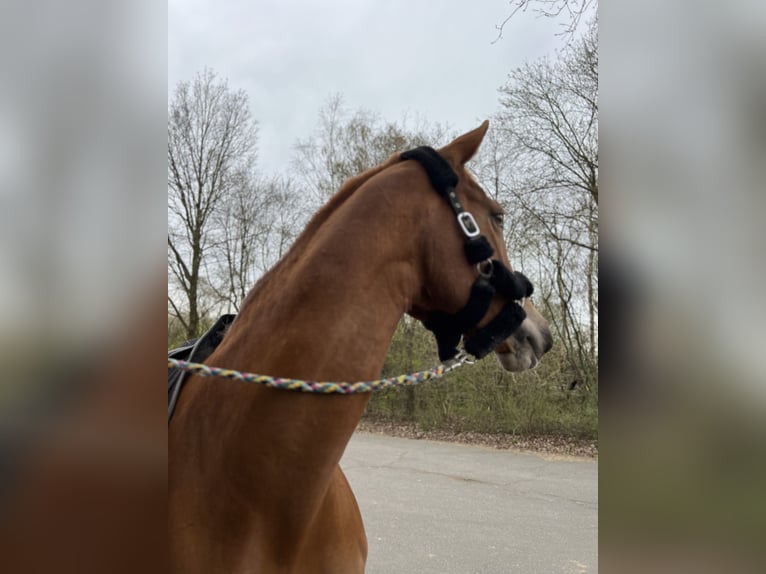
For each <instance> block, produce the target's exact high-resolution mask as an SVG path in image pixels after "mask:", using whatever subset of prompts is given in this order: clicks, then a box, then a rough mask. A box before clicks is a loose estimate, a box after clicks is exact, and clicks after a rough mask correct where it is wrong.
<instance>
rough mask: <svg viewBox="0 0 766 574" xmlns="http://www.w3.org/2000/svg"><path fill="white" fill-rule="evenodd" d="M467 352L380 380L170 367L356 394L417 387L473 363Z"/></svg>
mask: <svg viewBox="0 0 766 574" xmlns="http://www.w3.org/2000/svg"><path fill="white" fill-rule="evenodd" d="M472 363H473V361H471V360H470V358H469V357H468V355H467V354H465V353H464V352H462V351H461V352H460V353H458V354H457V355H456V356H455V357H454V358H453V359H450V360H449V361H445V362H444V363H442V364H441V365H438V366H436V367H434V368H433V369H431V370H429V371H419V372H417V373H408V374H406V375H399V376H398V377H389V378H387V379H377V380H375V381H360V382H358V383H335V382H319V381H303V380H301V379H283V378H280V377H269V376H267V375H256V374H255V373H243V372H241V371H234V370H231V369H220V368H218V367H209V366H208V365H203V364H202V363H190V362H188V361H180V360H178V359H170V358H168V367H173V368H176V369H181V370H182V371H186V372H188V373H194V374H195V375H199V376H201V377H222V378H224V379H233V380H236V381H242V382H244V383H258V384H260V385H265V386H267V387H270V388H272V389H283V390H288V391H298V392H301V393H321V394H326V395H329V394H340V395H352V394H356V393H371V392H372V391H377V390H380V389H387V388H390V387H399V386H414V385H419V384H420V383H423V382H425V381H430V380H434V379H439V378H441V377H443V376H444V375H446V374H447V373H449V372H450V371H453V370H454V369H457V368H458V367H460V366H461V365H465V364H472Z"/></svg>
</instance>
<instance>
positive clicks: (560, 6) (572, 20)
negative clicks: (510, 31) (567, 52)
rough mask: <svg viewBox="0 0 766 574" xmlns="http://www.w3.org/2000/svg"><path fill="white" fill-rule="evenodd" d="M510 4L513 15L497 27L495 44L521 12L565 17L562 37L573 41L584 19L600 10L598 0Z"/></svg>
mask: <svg viewBox="0 0 766 574" xmlns="http://www.w3.org/2000/svg"><path fill="white" fill-rule="evenodd" d="M508 3H509V4H510V6H511V13H510V14H508V16H506V18H505V19H504V20H503V21H502V22H501V23H500V24H496V25H495V28H496V29H497V37H496V38H495V39H494V40H493V42H492V43H493V44H494V43H495V42H497V41H499V40H501V39H502V38H503V29H504V28H505V25H506V24H507V23H508V22H510V20H511V18H513V17H514V16H516V14H518V13H519V12H527V11H528V10H529V11H531V12H533V13H535V14H537V15H538V16H542V17H545V18H558V17H562V16H563V17H565V19H566V21H565V22H563V23H562V27H563V30H562V31H561V32H560V35H562V36H565V37H567V38H569V39H571V38H573V37H574V34H575V32H576V31H577V29H578V28H579V26H580V22H581V21H582V19H583V17H585V16H586V15H587V14H588V13H589V12H590V11H591V9H597V8H598V0H509V2H508Z"/></svg>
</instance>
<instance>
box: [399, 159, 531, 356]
mask: <svg viewBox="0 0 766 574" xmlns="http://www.w3.org/2000/svg"><path fill="white" fill-rule="evenodd" d="M401 158H402V159H403V160H408V159H412V160H415V161H417V162H418V163H419V164H420V165H421V166H422V167H423V169H425V171H426V173H427V174H428V179H429V181H430V182H431V185H432V186H433V187H434V189H435V190H436V191H437V193H439V195H441V196H442V197H444V199H446V200H447V202H448V203H449V205H450V207H451V208H452V211H453V212H454V213H455V217H456V218H457V223H458V227H459V228H460V230H461V232H462V233H463V237H464V250H465V256H466V259H467V260H468V262H469V263H470V264H472V265H473V264H475V265H477V268H478V271H479V277H477V278H476V281H474V283H473V285H472V287H471V293H470V295H469V297H468V302H467V303H466V304H465V306H464V307H463V308H462V309H461V310H459V311H458V312H457V313H454V314H449V313H443V312H437V313H434V314H433V315H432V316H431V317H430V318H429V320H428V321H426V322H425V323H424V325H425V327H426V328H427V329H429V330H430V331H432V332H433V333H434V336H435V337H436V344H437V346H438V349H439V359H440V360H441V361H447V360H449V359H451V358H453V357H455V356H456V355H457V354H458V348H457V347H458V345H459V344H460V341H461V340H462V338H463V335H464V334H465V333H466V332H467V331H470V330H471V329H474V328H475V327H476V325H477V324H478V323H479V322H480V321H481V320H482V318H483V317H484V315H486V314H487V311H488V310H489V306H490V304H491V302H492V299H493V298H494V296H495V295H496V294H498V293H499V294H500V295H503V296H504V297H505V298H506V299H508V303H507V304H506V305H505V307H503V309H502V310H501V311H500V312H499V313H498V314H497V316H496V317H494V318H493V319H492V320H491V321H490V322H489V323H488V324H487V325H485V326H484V327H482V328H481V329H478V330H477V331H476V332H475V333H474V334H472V336H471V338H470V339H469V340H468V341H466V343H465V350H466V351H467V352H468V353H470V354H472V355H474V356H475V357H477V358H479V359H480V358H482V357H484V356H485V355H486V354H487V353H489V352H490V351H492V350H493V349H495V348H496V347H497V346H498V345H500V343H502V342H503V341H504V340H505V339H507V338H508V337H510V336H511V335H512V334H513V333H514V332H515V331H516V330H517V329H518V328H519V326H520V325H521V323H522V321H524V319H525V318H526V313H525V311H524V309H522V307H521V305H520V303H519V302H520V301H521V300H522V299H524V297H529V296H530V295H531V294H532V283H530V281H529V279H527V278H526V277H525V276H524V275H522V274H521V273H519V272H518V271H511V270H510V269H508V268H507V267H506V266H505V265H503V264H502V263H501V262H500V261H498V260H496V259H491V257H492V255H493V253H494V250H493V249H492V246H491V245H490V244H489V241H487V238H486V237H484V236H483V235H481V231H480V230H479V225H478V224H477V223H476V219H475V218H474V217H473V215H472V214H471V213H470V212H468V211H466V210H465V209H464V208H463V205H462V204H461V203H460V200H459V198H458V196H457V193H456V191H455V188H456V187H457V184H458V176H457V174H456V173H455V172H454V171H453V169H452V167H450V165H449V163H448V162H447V160H445V159H444V158H443V157H442V156H441V155H439V154H438V153H437V152H436V151H435V150H434V149H433V148H430V147H427V146H423V147H419V148H415V149H412V150H410V151H407V152H404V153H403V154H401ZM485 263H486V264H489V270H488V271H487V270H486V268H484V269H482V267H481V265H482V264H485Z"/></svg>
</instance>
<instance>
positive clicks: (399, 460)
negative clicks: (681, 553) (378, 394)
mask: <svg viewBox="0 0 766 574" xmlns="http://www.w3.org/2000/svg"><path fill="white" fill-rule="evenodd" d="M341 466H342V467H343V470H344V471H345V473H346V476H347V477H348V479H349V482H350V483H351V486H352V488H353V489H354V493H355V494H356V497H357V500H358V502H359V506H360V508H361V510H362V517H363V518H364V523H365V528H366V530H367V538H368V541H369V555H368V558H367V571H366V574H410V573H411V574H430V573H433V574H474V573H476V574H500V573H502V574H505V573H511V572H514V573H515V572H519V573H524V574H548V573H556V574H558V573H567V574H583V573H586V572H587V573H594V572H597V571H598V548H597V534H598V464H597V462H595V461H591V460H585V459H578V460H575V459H572V460H562V459H558V460H555V459H554V460H551V459H548V458H543V457H541V456H537V455H533V454H521V453H515V452H510V451H501V450H492V449H487V448H483V447H475V446H465V445H460V444H449V443H441V442H431V441H425V440H410V439H401V438H392V437H383V436H378V435H372V434H366V433H356V434H355V435H354V437H353V438H352V439H351V442H350V443H349V445H348V448H347V449H346V453H345V455H344V457H343V460H342V461H341Z"/></svg>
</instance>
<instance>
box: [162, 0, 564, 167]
mask: <svg viewBox="0 0 766 574" xmlns="http://www.w3.org/2000/svg"><path fill="white" fill-rule="evenodd" d="M509 13H510V7H509V5H508V0H481V1H477V0H473V1H471V0H441V1H439V0H386V1H382V0H380V1H376V2H373V1H371V0H324V1H322V2H310V1H308V0H256V1H252V0H251V1H245V0H223V1H222V0H217V1H212V0H170V1H169V4H168V94H169V97H172V94H173V91H174V90H175V86H176V84H177V83H178V82H179V81H184V80H192V79H193V78H194V76H195V74H196V73H197V72H198V71H200V70H201V69H203V68H204V67H205V66H207V67H210V68H212V69H213V70H214V71H215V72H216V73H218V74H219V75H220V76H221V77H224V78H226V79H228V81H229V85H230V86H231V87H232V88H234V89H244V90H245V91H246V92H247V94H248V95H249V97H250V106H251V109H252V112H253V115H254V116H255V118H256V119H257V120H258V122H259V126H260V134H259V145H258V154H259V161H258V164H259V168H260V169H261V170H262V171H264V172H267V173H276V172H284V173H287V172H288V171H289V162H290V157H291V148H292V146H293V144H294V143H295V141H296V139H298V138H305V137H306V136H308V135H309V134H310V133H311V132H312V131H313V130H314V129H315V127H316V123H317V114H318V111H319V109H320V108H321V107H322V105H323V104H324V103H325V102H326V101H327V100H328V98H329V97H330V96H331V95H333V94H336V93H341V94H343V96H344V100H345V103H346V105H347V107H348V108H350V109H357V108H359V107H364V108H365V109H368V110H371V111H373V112H375V113H378V114H379V115H380V116H381V117H382V118H384V119H386V120H390V121H397V120H400V119H402V118H403V117H405V115H407V116H408V117H411V118H415V117H417V116H421V117H423V118H425V119H426V120H429V121H431V122H440V123H445V124H449V126H450V127H451V128H453V129H454V130H456V131H459V132H464V131H468V130H469V129H472V128H474V127H476V126H477V125H478V124H479V123H480V122H481V121H482V120H484V119H485V118H487V117H489V116H490V115H491V114H492V113H493V112H494V111H495V110H496V109H497V89H498V87H500V86H501V85H502V84H504V83H505V81H506V79H507V76H508V73H509V72H510V71H511V70H512V69H514V68H515V67H517V66H519V65H521V64H522V63H523V62H524V61H527V60H535V59H537V58H539V57H541V56H543V55H544V54H546V53H552V52H553V50H554V49H555V48H557V47H559V46H561V43H562V41H561V39H560V38H559V37H557V36H556V35H555V34H556V32H557V31H558V30H560V27H559V25H558V23H556V22H554V21H552V20H550V19H546V18H539V17H537V16H536V15H535V14H532V13H520V14H517V15H516V16H515V17H514V18H513V19H512V20H511V21H510V22H508V23H507V24H506V26H505V29H504V32H503V38H502V39H501V40H499V41H498V42H496V43H494V44H493V43H492V41H493V40H494V39H495V38H496V37H497V34H498V32H497V30H496V28H495V26H496V25H497V24H500V23H501V22H502V21H503V20H504V19H505V18H506V16H507V15H508V14H509ZM443 143H446V142H434V144H435V145H441V144H443Z"/></svg>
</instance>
